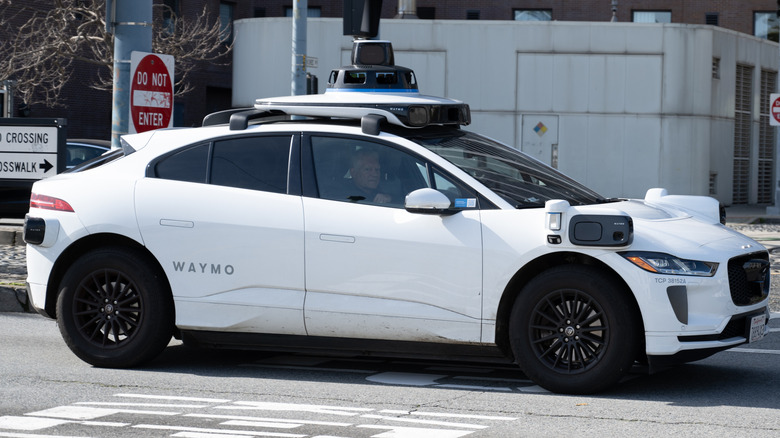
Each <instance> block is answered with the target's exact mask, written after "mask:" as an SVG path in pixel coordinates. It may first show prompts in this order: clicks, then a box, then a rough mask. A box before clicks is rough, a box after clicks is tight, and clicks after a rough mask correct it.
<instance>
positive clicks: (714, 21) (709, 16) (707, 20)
mask: <svg viewBox="0 0 780 438" xmlns="http://www.w3.org/2000/svg"><path fill="white" fill-rule="evenodd" d="M704 24H709V25H711V26H717V25H718V13H717V12H707V13H706V14H704Z"/></svg>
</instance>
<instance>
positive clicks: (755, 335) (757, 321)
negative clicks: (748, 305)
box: [748, 315, 766, 342]
mask: <svg viewBox="0 0 780 438" xmlns="http://www.w3.org/2000/svg"><path fill="white" fill-rule="evenodd" d="M765 326H766V315H757V316H754V317H753V318H751V319H750V337H749V338H748V342H756V341H758V340H759V339H761V338H763V337H764V334H765V330H764V327H765Z"/></svg>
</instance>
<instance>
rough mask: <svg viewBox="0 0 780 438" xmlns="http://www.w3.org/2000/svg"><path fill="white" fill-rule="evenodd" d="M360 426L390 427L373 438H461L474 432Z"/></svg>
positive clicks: (381, 427) (377, 426)
mask: <svg viewBox="0 0 780 438" xmlns="http://www.w3.org/2000/svg"><path fill="white" fill-rule="evenodd" d="M358 427H362V428H365V429H389V430H388V431H387V432H383V433H380V434H377V435H371V437H372V438H459V437H462V436H466V435H469V434H472V433H474V431H473V430H444V429H426V428H418V427H393V426H379V425H373V424H372V425H368V424H363V425H360V426H358Z"/></svg>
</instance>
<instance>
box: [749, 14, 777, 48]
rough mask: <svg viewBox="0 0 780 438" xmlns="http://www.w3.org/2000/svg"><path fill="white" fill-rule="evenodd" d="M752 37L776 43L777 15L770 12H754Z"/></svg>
mask: <svg viewBox="0 0 780 438" xmlns="http://www.w3.org/2000/svg"><path fill="white" fill-rule="evenodd" d="M753 35H755V36H757V37H759V38H764V39H767V40H771V41H775V42H777V41H778V20H777V13H776V12H774V11H772V12H754V13H753Z"/></svg>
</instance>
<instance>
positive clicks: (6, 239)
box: [0, 226, 24, 245]
mask: <svg viewBox="0 0 780 438" xmlns="http://www.w3.org/2000/svg"><path fill="white" fill-rule="evenodd" d="M22 237H23V231H22V227H14V226H0V245H24V239H23V238H22Z"/></svg>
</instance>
